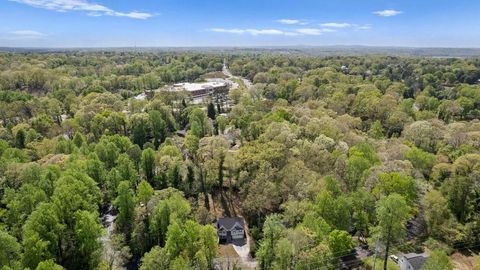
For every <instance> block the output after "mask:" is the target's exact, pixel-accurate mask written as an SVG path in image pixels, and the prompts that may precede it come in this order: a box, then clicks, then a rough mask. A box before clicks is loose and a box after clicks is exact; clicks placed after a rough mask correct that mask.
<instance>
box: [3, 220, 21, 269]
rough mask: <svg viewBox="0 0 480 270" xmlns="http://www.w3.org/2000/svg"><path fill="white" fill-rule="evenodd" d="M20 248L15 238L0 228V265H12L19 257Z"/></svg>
mask: <svg viewBox="0 0 480 270" xmlns="http://www.w3.org/2000/svg"><path fill="white" fill-rule="evenodd" d="M20 249H21V246H20V244H19V243H18V242H17V239H16V238H15V237H13V236H11V235H9V234H8V233H7V232H5V231H3V230H1V229H0V267H3V266H8V267H14V266H15V264H16V262H17V260H19V259H20Z"/></svg>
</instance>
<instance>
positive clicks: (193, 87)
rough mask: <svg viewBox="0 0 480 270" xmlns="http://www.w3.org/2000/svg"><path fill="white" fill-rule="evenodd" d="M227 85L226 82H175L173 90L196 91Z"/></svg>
mask: <svg viewBox="0 0 480 270" xmlns="http://www.w3.org/2000/svg"><path fill="white" fill-rule="evenodd" d="M223 86H227V83H226V82H203V83H177V84H174V85H173V90H175V91H182V90H183V91H189V92H193V91H198V90H203V89H209V88H216V87H223Z"/></svg>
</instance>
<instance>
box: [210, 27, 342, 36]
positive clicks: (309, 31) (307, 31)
mask: <svg viewBox="0 0 480 270" xmlns="http://www.w3.org/2000/svg"><path fill="white" fill-rule="evenodd" d="M207 31H211V32H217V33H228V34H249V35H253V36H259V35H283V36H288V37H294V36H319V35H322V34H324V33H332V32H337V30H336V29H330V28H298V29H295V30H294V31H283V30H279V29H253V28H248V29H240V28H229V29H227V28H211V29H207Z"/></svg>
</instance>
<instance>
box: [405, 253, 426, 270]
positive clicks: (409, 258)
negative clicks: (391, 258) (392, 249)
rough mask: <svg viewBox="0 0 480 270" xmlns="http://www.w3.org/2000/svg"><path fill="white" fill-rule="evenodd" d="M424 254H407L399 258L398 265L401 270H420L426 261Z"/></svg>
mask: <svg viewBox="0 0 480 270" xmlns="http://www.w3.org/2000/svg"><path fill="white" fill-rule="evenodd" d="M427 258H428V257H427V255H426V254H425V253H408V254H403V255H402V256H400V260H399V261H398V264H399V265H400V269H401V270H420V269H421V268H422V266H423V264H424V263H425V261H427Z"/></svg>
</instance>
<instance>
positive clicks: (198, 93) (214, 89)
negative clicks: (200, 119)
mask: <svg viewBox="0 0 480 270" xmlns="http://www.w3.org/2000/svg"><path fill="white" fill-rule="evenodd" d="M230 86H231V83H230V82H228V81H226V80H211V81H207V82H201V83H177V84H174V85H172V86H170V87H168V88H167V89H166V90H167V91H176V92H182V91H185V92H188V93H189V94H190V95H191V96H192V98H194V99H195V98H202V97H205V96H209V95H213V94H227V93H228V91H229V90H230Z"/></svg>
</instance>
